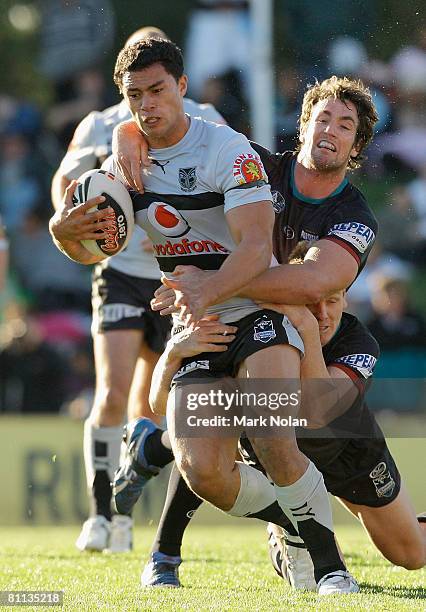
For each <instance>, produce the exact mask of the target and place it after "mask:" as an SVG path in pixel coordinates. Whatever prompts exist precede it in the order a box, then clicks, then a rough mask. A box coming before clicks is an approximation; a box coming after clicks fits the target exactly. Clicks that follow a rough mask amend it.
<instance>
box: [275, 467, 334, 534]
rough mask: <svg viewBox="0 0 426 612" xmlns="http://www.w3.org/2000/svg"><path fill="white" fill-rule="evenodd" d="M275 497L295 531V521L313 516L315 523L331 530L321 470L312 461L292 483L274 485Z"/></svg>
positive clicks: (326, 495)
mask: <svg viewBox="0 0 426 612" xmlns="http://www.w3.org/2000/svg"><path fill="white" fill-rule="evenodd" d="M274 489H275V494H276V498H277V500H278V503H279V505H280V506H281V508H282V509H283V511H284V513H285V514H286V515H287V516H288V518H289V519H290V520H291V522H292V523H293V525H294V527H295V528H296V530H297V531H299V528H298V526H297V523H298V522H300V521H303V520H306V519H310V518H313V519H315V521H316V522H317V523H320V524H321V525H323V526H324V527H327V528H328V529H329V530H330V531H333V518H332V513H331V506H330V500H329V497H328V493H327V489H326V488H325V484H324V479H323V476H322V474H321V472H320V471H319V470H318V469H317V468H316V467H315V465H314V464H313V463H312V461H310V462H309V465H308V468H307V470H306V472H305V473H304V474H303V476H301V477H300V478H299V480H297V481H296V482H295V483H293V484H292V485H288V486H284V487H279V486H277V485H274Z"/></svg>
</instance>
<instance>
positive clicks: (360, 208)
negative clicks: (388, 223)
mask: <svg viewBox="0 0 426 612" xmlns="http://www.w3.org/2000/svg"><path fill="white" fill-rule="evenodd" d="M378 225H379V224H378V221H377V219H376V216H375V214H374V213H373V211H372V209H371V208H370V206H369V204H368V202H367V200H366V198H365V197H364V195H363V194H362V192H361V191H360V190H359V189H358V188H357V187H356V186H355V185H353V184H352V183H350V182H348V183H347V184H346V186H345V187H344V189H342V190H341V192H340V193H339V194H338V195H337V196H335V198H333V201H332V205H331V206H327V229H328V234H329V235H335V236H336V237H337V238H339V237H340V238H341V239H343V240H347V241H349V242H350V243H351V244H352V243H354V245H355V246H358V247H361V248H360V250H361V252H362V253H364V252H365V251H366V249H367V247H368V246H371V245H372V244H373V242H374V240H375V237H376V235H377V230H378ZM354 236H355V238H354ZM361 239H362V240H361ZM360 240H361V242H359V241H360ZM354 241H355V242H354Z"/></svg>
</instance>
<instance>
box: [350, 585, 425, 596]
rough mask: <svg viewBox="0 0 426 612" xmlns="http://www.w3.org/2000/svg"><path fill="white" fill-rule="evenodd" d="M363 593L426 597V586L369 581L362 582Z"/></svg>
mask: <svg viewBox="0 0 426 612" xmlns="http://www.w3.org/2000/svg"><path fill="white" fill-rule="evenodd" d="M359 586H360V588H361V594H367V593H370V594H372V595H377V594H380V595H389V596H391V597H401V598H405V599H426V588H423V587H403V586H385V587H383V586H380V585H379V584H370V583H368V582H361V583H360V585H359Z"/></svg>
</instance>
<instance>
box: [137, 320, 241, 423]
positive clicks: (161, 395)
mask: <svg viewBox="0 0 426 612" xmlns="http://www.w3.org/2000/svg"><path fill="white" fill-rule="evenodd" d="M236 331H237V328H236V327H233V326H232V325H225V324H224V323H220V322H219V321H218V317H216V316H212V317H206V318H205V319H202V320H201V321H200V322H199V323H198V325H197V326H196V327H195V328H191V329H189V328H186V329H184V330H182V331H181V332H179V333H178V334H175V335H174V336H173V337H172V338H170V340H169V341H168V343H167V345H166V348H165V350H164V352H163V354H162V355H161V357H160V359H159V360H158V362H157V364H156V366H155V368H154V372H153V375H152V379H151V389H150V392H149V404H150V406H151V410H152V412H153V413H154V414H162V415H164V414H166V408H167V398H168V395H169V391H170V385H171V383H172V379H173V377H174V375H175V374H176V372H177V371H178V370H179V368H180V367H181V364H182V360H183V359H184V358H185V357H192V356H194V355H199V354H200V353H203V352H205V351H207V352H215V353H220V352H223V351H226V350H227V348H228V347H227V345H228V344H229V343H230V342H232V340H234V338H235V336H234V334H235V332H236Z"/></svg>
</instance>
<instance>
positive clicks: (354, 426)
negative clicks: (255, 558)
mask: <svg viewBox="0 0 426 612" xmlns="http://www.w3.org/2000/svg"><path fill="white" fill-rule="evenodd" d="M305 252H306V251H305ZM305 252H304V251H303V247H302V248H301V249H300V250H299V255H300V257H301V261H300V263H301V262H302V260H303V256H304V254H305ZM294 263H296V262H294ZM345 306H346V300H345V292H344V291H338V292H336V293H334V294H332V295H331V296H330V297H329V298H328V299H326V300H321V301H320V302H319V303H318V304H315V305H311V306H308V307H305V306H287V305H285V306H278V307H276V308H277V310H279V312H282V313H283V314H286V315H287V316H288V317H289V319H290V320H291V322H292V323H293V325H294V326H295V327H296V328H297V329H298V331H299V333H300V335H301V337H302V339H303V341H304V344H305V358H304V359H303V361H302V365H301V377H302V380H303V379H305V380H306V379H316V380H318V379H323V380H327V379H328V380H329V381H330V382H334V383H336V382H337V383H338V381H339V380H344V379H347V380H351V381H352V382H353V388H354V390H355V389H356V390H357V392H356V394H355V397H354V398H353V401H351V402H350V405H349V406H348V409H347V411H346V412H345V413H344V414H342V415H341V416H339V417H337V418H336V419H334V420H333V421H332V422H329V423H328V426H327V429H328V433H327V431H326V430H324V429H322V430H317V431H316V432H315V436H316V437H315V438H313V437H312V436H309V437H306V433H307V432H306V431H305V432H303V431H302V430H299V431H298V445H299V448H300V449H301V450H302V451H303V452H304V453H305V454H306V455H307V456H308V457H309V458H310V459H311V460H312V461H313V462H314V463H315V464H316V466H317V467H318V469H319V470H320V471H321V472H322V474H323V476H324V480H325V483H326V486H327V489H328V491H329V492H330V493H332V494H333V495H335V496H336V497H337V498H339V500H340V501H341V502H342V504H343V505H344V506H345V507H346V508H347V509H348V510H349V511H350V512H352V513H353V514H354V515H355V516H356V517H357V518H359V520H360V521H361V522H362V524H363V525H364V527H365V529H366V530H367V532H368V534H369V536H370V538H371V539H372V541H373V543H374V544H375V545H376V546H377V548H378V549H379V550H380V552H381V553H382V554H383V555H384V557H386V559H388V560H389V561H391V563H394V564H395V565H399V566H402V567H405V568H406V569H420V568H422V567H423V566H424V565H425V564H426V524H425V522H426V518H425V517H424V516H420V517H417V518H416V516H415V512H414V509H413V506H412V504H411V501H410V499H409V497H408V494H407V491H406V490H405V488H404V486H403V485H401V478H400V475H399V472H398V469H397V467H396V465H395V461H394V459H393V457H392V455H391V453H390V451H389V449H388V447H387V445H386V441H385V439H384V436H383V433H382V431H381V429H380V427H379V426H378V424H377V422H376V419H375V417H374V415H373V414H372V413H371V412H370V411H369V409H368V407H367V406H366V404H365V402H364V393H365V390H366V385H367V383H368V381H369V379H370V377H371V376H372V374H373V369H374V366H375V364H376V361H377V358H378V355H379V350H378V345H377V342H376V340H375V339H374V338H373V336H372V335H371V334H370V333H369V331H368V330H367V329H366V328H365V327H364V325H362V324H361V323H360V322H359V321H358V320H357V319H356V317H354V316H352V315H350V314H348V313H345V312H343V309H344V308H345ZM274 308H275V306H274ZM357 357H358V358H357ZM361 358H362V359H361ZM308 392H309V391H308ZM322 413H324V411H322ZM342 432H345V433H342ZM350 434H352V436H353V437H351V438H349V435H350ZM242 447H243V449H244V448H245V449H246V451H245V452H244V450H243V454H244V455H245V459H246V460H249V461H250V459H251V460H254V461H256V459H255V455H254V453H253V451H252V449H251V450H250V444H249V443H248V441H247V440H242ZM257 467H260V468H261V466H260V464H259V462H258V461H257ZM290 529H291V525H290ZM269 532H270V546H271V549H272V550H271V558H272V560H273V563H274V567H275V568H276V569H277V571H278V572H279V573H281V571H282V574H284V575H285V576H286V577H287V579H288V580H289V582H290V583H291V584H292V585H293V586H294V587H296V588H314V585H315V581H314V576H313V572H312V563H311V562H310V558H309V554H308V553H307V551H306V549H304V547H303V543H302V542H301V540H300V539H299V538H294V536H292V535H291V533H289V532H288V531H286V530H285V529H284V530H282V529H280V528H275V529H274V528H273V527H272V526H270V528H269ZM390 534H391V535H390ZM280 570H281V571H280Z"/></svg>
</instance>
